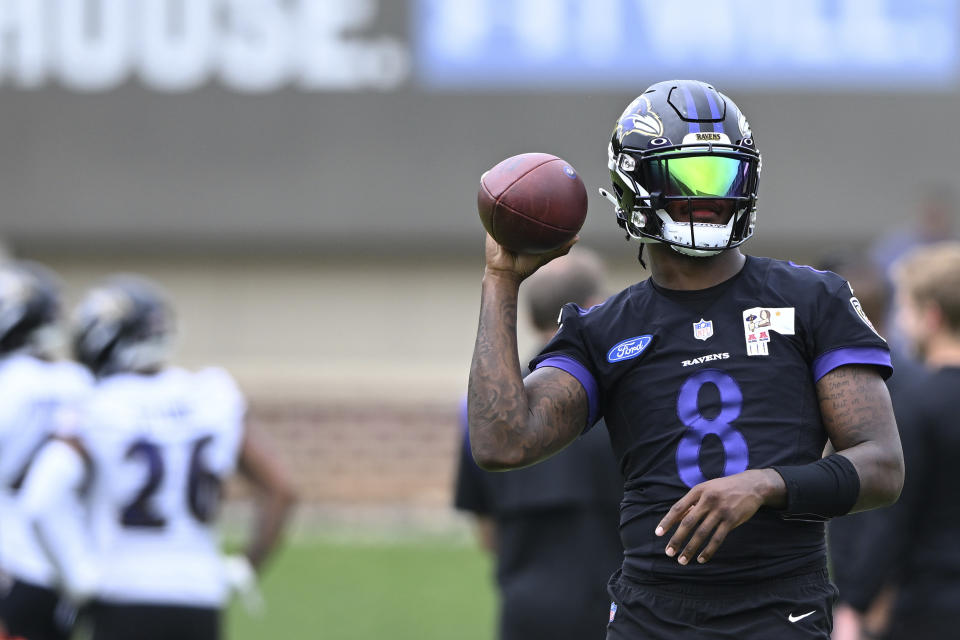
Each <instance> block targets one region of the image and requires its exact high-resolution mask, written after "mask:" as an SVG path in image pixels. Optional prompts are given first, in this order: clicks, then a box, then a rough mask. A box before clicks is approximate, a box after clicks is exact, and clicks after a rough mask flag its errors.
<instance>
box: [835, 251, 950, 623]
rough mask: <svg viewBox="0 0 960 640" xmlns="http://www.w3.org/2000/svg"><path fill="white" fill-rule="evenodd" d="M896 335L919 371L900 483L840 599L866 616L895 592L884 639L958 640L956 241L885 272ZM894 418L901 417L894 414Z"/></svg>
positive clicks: (867, 536) (864, 540)
mask: <svg viewBox="0 0 960 640" xmlns="http://www.w3.org/2000/svg"><path fill="white" fill-rule="evenodd" d="M892 273H893V277H894V284H895V286H896V308H897V318H898V323H899V325H900V328H901V329H902V331H903V332H904V335H905V337H906V339H907V342H908V343H909V344H910V346H911V347H912V348H913V350H914V353H915V354H916V356H917V357H918V358H919V359H920V361H921V362H922V363H923V365H924V366H925V367H926V372H925V374H923V375H919V376H916V377H915V379H914V380H912V381H910V383H909V387H908V389H909V391H910V392H911V393H912V394H913V409H912V411H911V415H910V420H909V422H906V423H905V424H903V425H902V427H901V430H902V436H903V452H904V457H905V459H906V465H907V469H908V471H907V477H906V481H905V483H904V486H903V493H902V494H901V496H900V500H899V502H897V504H895V505H894V506H893V507H891V508H889V509H884V510H882V511H878V512H876V513H875V514H874V517H873V519H872V522H871V526H870V527H869V528H868V529H867V530H865V531H863V533H862V535H861V536H860V539H859V540H858V544H859V545H860V547H861V549H860V553H859V558H860V562H859V563H858V565H857V566H856V567H855V568H854V570H855V571H856V576H855V577H856V580H855V582H854V584H853V586H854V587H855V589H854V590H852V591H851V592H850V593H849V594H848V597H847V600H848V602H849V603H850V605H851V606H852V607H853V608H855V609H856V610H857V611H860V612H866V611H868V610H869V609H870V608H871V607H872V606H874V605H875V603H876V602H877V598H878V597H882V595H881V594H882V593H883V589H884V587H885V586H888V585H890V584H893V585H894V589H895V597H894V602H893V606H892V611H891V614H890V621H889V626H888V628H887V631H886V635H884V636H883V637H885V638H887V639H888V640H927V639H940V638H956V637H958V634H960V607H958V603H960V545H958V544H957V541H958V540H960V500H958V499H957V492H956V486H957V480H956V466H957V460H960V421H958V418H957V408H956V406H957V405H956V398H957V392H958V391H960V242H948V243H940V244H934V245H926V246H924V247H920V248H917V249H915V250H914V251H912V252H910V253H908V254H907V255H905V256H904V257H903V258H901V259H900V260H898V261H897V262H896V263H894V265H893V269H892ZM898 417H899V416H898Z"/></svg>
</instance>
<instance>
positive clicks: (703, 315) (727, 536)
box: [468, 80, 903, 640]
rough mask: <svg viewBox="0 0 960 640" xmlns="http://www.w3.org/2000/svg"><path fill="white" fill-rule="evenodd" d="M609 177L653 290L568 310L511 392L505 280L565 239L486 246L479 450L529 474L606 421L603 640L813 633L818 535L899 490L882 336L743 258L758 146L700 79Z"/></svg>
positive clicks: (811, 286) (478, 350)
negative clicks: (611, 489)
mask: <svg viewBox="0 0 960 640" xmlns="http://www.w3.org/2000/svg"><path fill="white" fill-rule="evenodd" d="M608 168H609V170H610V177H611V180H612V182H613V192H612V193H607V192H606V191H604V192H603V193H604V195H605V196H606V197H608V199H609V200H610V201H611V202H612V203H613V204H614V211H615V214H616V219H617V221H618V223H619V225H620V226H621V228H623V229H624V230H625V231H626V232H627V234H628V235H629V236H630V237H632V238H634V239H636V240H638V241H639V242H641V243H644V244H642V246H643V247H647V248H649V256H648V260H649V263H650V277H649V278H648V279H646V280H643V281H640V282H637V283H636V284H633V285H631V286H629V287H627V288H626V289H624V290H623V291H621V292H620V293H617V294H615V295H614V296H612V297H610V298H608V299H607V300H606V301H605V302H604V303H603V304H601V305H598V306H596V307H594V308H592V309H581V308H579V307H577V306H576V305H565V306H564V308H563V311H562V313H561V323H562V324H561V327H560V329H559V330H558V332H557V334H556V336H555V337H554V338H553V340H551V341H550V343H549V344H548V345H547V346H546V347H545V348H544V350H543V351H542V352H541V353H540V354H539V355H538V356H537V357H536V358H534V359H533V361H532V362H531V364H530V366H531V368H532V369H533V371H532V373H530V374H529V375H528V376H527V377H526V378H524V377H523V376H522V375H521V369H520V367H519V363H518V356H517V344H516V300H517V295H518V292H519V289H520V286H521V283H522V282H523V281H524V280H525V279H526V278H527V277H529V276H531V275H532V274H533V273H534V272H535V271H536V270H537V269H539V268H540V267H542V266H543V265H544V264H546V263H547V262H549V261H550V260H552V259H554V258H556V257H558V256H559V255H561V254H562V253H564V252H565V251H566V250H567V249H569V246H570V245H572V244H573V241H571V243H569V244H568V245H567V246H566V247H561V248H560V249H558V250H557V251H554V252H551V253H547V254H537V255H533V254H517V253H513V252H511V251H509V250H507V249H505V248H504V247H502V246H500V245H498V244H497V243H496V241H494V240H493V238H491V237H490V236H489V235H488V237H487V246H486V267H485V271H484V277H483V283H482V293H481V306H480V322H479V326H478V330H477V341H476V347H475V349H474V355H473V361H472V364H471V369H470V382H469V396H468V410H469V426H470V441H471V449H472V451H473V454H474V458H475V459H476V460H477V462H478V464H480V465H481V466H482V467H484V468H486V469H509V468H516V467H524V466H528V465H531V464H534V463H536V462H539V461H540V460H543V459H546V458H548V457H550V456H551V455H553V454H555V453H558V452H559V451H561V450H562V449H563V448H564V447H566V446H567V445H569V444H570V443H571V442H573V441H574V440H575V439H576V438H577V437H578V436H580V435H581V434H582V433H584V432H586V431H588V430H589V429H590V428H592V427H593V426H594V425H595V424H596V422H597V421H598V420H599V419H600V418H601V417H603V418H605V422H606V425H607V428H608V430H609V432H610V438H611V441H612V442H613V445H614V449H615V453H616V455H617V456H618V457H619V458H620V460H621V470H622V471H623V473H624V476H625V477H626V484H625V491H624V498H623V502H622V506H621V515H620V522H621V525H620V532H621V539H622V541H623V547H624V562H623V565H622V567H621V569H620V570H619V571H618V572H617V573H616V574H614V576H613V577H612V578H611V580H610V582H609V593H610V595H611V598H612V600H613V603H612V605H611V609H610V622H609V625H608V627H607V638H608V640H621V639H623V640H626V639H628V638H629V639H631V640H632V639H635V638H651V639H652V638H657V639H663V640H667V639H672V638H692V637H703V638H737V639H742V640H748V639H755V640H769V639H770V638H778V639H780V640H786V639H787V638H796V639H800V638H811V639H812V638H818V639H825V638H829V637H830V631H831V628H832V606H833V602H834V600H835V598H836V587H835V586H834V585H833V584H831V583H830V581H829V576H828V573H827V566H826V545H825V527H824V521H825V520H827V519H829V518H831V517H834V516H839V515H843V514H846V513H849V512H851V511H860V510H865V509H872V508H876V507H879V506H884V505H888V504H891V503H892V502H894V501H895V500H896V498H897V495H898V494H899V492H900V487H901V484H902V482H903V459H902V453H901V450H900V442H899V437H898V435H897V428H896V422H895V419H894V416H893V411H892V408H891V406H890V397H889V392H888V391H887V388H886V386H885V385H884V382H883V380H884V378H886V377H889V375H890V373H891V371H892V367H891V364H890V356H889V349H888V347H887V344H886V342H885V341H884V340H883V339H882V338H881V337H880V336H878V335H877V333H876V332H875V331H874V330H873V329H872V327H871V326H870V324H869V322H867V321H866V319H865V317H864V316H863V314H862V311H861V310H858V309H857V304H858V303H857V302H856V299H855V298H854V296H853V295H852V294H851V292H850V290H849V287H848V285H847V283H846V282H845V281H844V280H843V279H842V278H840V277H839V276H837V275H836V274H832V273H824V272H819V271H816V270H813V269H811V268H809V267H805V266H802V265H796V264H793V263H789V262H785V261H781V260H774V259H770V258H762V257H755V256H748V255H744V254H743V253H742V252H741V251H740V249H739V246H740V244H742V243H743V242H744V241H746V240H747V239H749V238H750V236H751V235H752V234H753V231H754V227H755V224H756V221H757V210H756V198H757V185H758V182H759V175H760V154H759V152H758V151H757V148H756V142H755V140H754V137H753V133H752V131H751V128H750V125H749V123H748V122H747V120H746V117H745V116H744V114H743V113H742V112H741V111H740V109H739V108H738V107H737V105H736V104H734V102H733V101H732V100H730V98H728V97H727V96H725V95H723V94H721V93H720V92H718V91H717V90H716V89H715V88H714V87H712V86H710V85H708V84H706V83H703V82H698V81H692V80H674V81H668V82H661V83H657V84H654V85H652V86H651V87H649V88H648V89H647V90H646V91H645V92H643V93H642V94H641V95H640V96H638V97H637V98H636V99H635V100H634V101H633V102H632V103H631V104H630V105H629V106H628V107H627V108H626V109H625V110H624V112H623V113H622V114H621V116H620V118H619V119H618V121H617V124H616V126H615V128H614V131H613V135H612V137H611V138H610V139H609V141H608ZM574 241H575V240H574ZM763 310H767V311H769V312H770V314H769V315H766V314H761V312H762V311H763ZM764 317H766V318H768V320H767V322H769V326H765V324H766V323H765V322H764V321H763V318H764ZM828 440H830V441H832V442H833V443H834V444H835V446H836V448H837V452H836V453H835V454H832V455H829V456H826V457H823V449H824V446H825V445H826V443H827V441H828Z"/></svg>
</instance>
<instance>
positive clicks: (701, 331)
mask: <svg viewBox="0 0 960 640" xmlns="http://www.w3.org/2000/svg"><path fill="white" fill-rule="evenodd" d="M712 335H713V320H704V319H703V318H700V322H694V323H693V337H694V338H696V339H697V340H706V339H707V338H709V337H711V336H712Z"/></svg>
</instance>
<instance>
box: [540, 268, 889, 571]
mask: <svg viewBox="0 0 960 640" xmlns="http://www.w3.org/2000/svg"><path fill="white" fill-rule="evenodd" d="M560 322H561V327H560V330H559V331H558V332H557V335H556V336H555V337H554V339H553V340H552V341H551V342H550V343H549V344H548V345H547V346H546V347H545V348H544V350H543V351H542V352H541V353H540V354H539V355H538V356H537V357H536V358H535V359H534V360H533V361H532V362H531V368H539V367H544V366H550V367H556V368H559V369H562V370H564V371H567V372H568V373H570V374H571V375H573V376H574V377H576V378H577V379H578V380H579V381H580V383H581V384H582V385H583V387H584V389H585V391H586V393H587V397H588V400H589V406H590V417H589V419H588V423H587V425H586V427H585V428H590V427H592V426H593V424H594V423H595V422H596V421H597V420H599V418H601V417H603V418H604V419H605V421H606V424H607V428H608V429H609V431H610V438H611V442H612V444H613V448H614V452H615V454H616V456H617V458H618V460H619V462H620V470H621V472H622V473H623V475H624V478H625V480H626V484H625V487H624V500H623V503H622V504H621V517H620V530H621V538H622V541H623V547H624V564H623V572H624V574H625V575H627V576H628V577H632V578H634V579H637V580H657V579H664V580H699V579H701V578H703V577H704V576H711V578H710V579H711V580H721V581H724V580H729V581H741V580H744V579H762V578H766V577H776V576H783V575H790V574H793V573H797V572H803V571H805V570H807V569H810V570H815V569H818V568H822V567H824V566H825V562H826V559H825V558H826V556H825V545H824V526H823V523H818V522H797V521H787V520H784V519H783V518H781V517H780V515H779V514H778V513H776V512H774V511H772V510H769V509H761V510H760V511H758V512H757V514H756V515H755V516H754V517H753V518H751V519H750V520H749V521H747V522H746V523H744V524H742V525H741V526H740V527H737V528H736V529H734V530H733V531H731V532H730V534H729V535H728V536H727V538H726V540H725V542H724V543H723V545H721V547H720V549H719V550H718V551H717V553H716V555H714V557H713V558H712V559H711V560H710V561H709V562H708V563H706V564H703V565H701V564H698V563H692V564H690V565H687V566H681V565H679V564H678V563H677V562H676V560H675V559H671V558H668V557H667V556H666V555H665V554H664V547H665V546H666V541H667V537H663V538H658V537H656V536H655V535H654V529H655V528H656V526H657V523H658V522H659V521H660V519H661V518H662V517H663V516H664V515H665V514H666V512H667V511H668V510H669V508H670V507H671V506H672V505H673V503H674V502H676V501H677V500H679V499H680V498H681V497H683V495H684V494H686V492H687V491H688V490H689V489H690V488H691V487H693V486H694V485H696V484H698V483H700V482H704V481H706V480H709V479H711V478H716V477H721V476H727V475H733V474H736V473H739V472H741V471H745V470H747V469H761V468H766V467H770V466H773V465H777V464H786V465H794V464H807V463H811V462H814V461H816V460H818V459H819V458H820V457H821V454H822V451H823V448H824V445H825V443H826V440H827V435H826V431H825V429H824V426H823V423H822V420H821V416H820V409H819V402H818V399H817V393H816V382H817V380H819V379H820V378H821V377H823V376H824V375H826V374H827V373H828V372H830V371H831V370H833V369H835V368H836V367H839V366H842V365H847V364H863V365H872V366H876V367H878V368H879V370H880V372H881V374H882V375H883V376H884V377H887V376H889V375H890V373H891V372H892V368H891V366H890V353H889V349H888V348H887V344H886V341H884V339H883V338H882V337H880V335H879V334H877V333H876V331H875V330H874V329H873V326H872V325H871V324H870V321H869V320H868V319H867V317H866V315H864V313H863V311H862V309H861V308H860V303H859V301H858V300H857V299H856V297H855V296H854V294H853V290H852V289H851V287H850V286H849V284H848V283H847V282H845V281H844V280H843V279H842V278H840V277H839V276H837V275H835V274H833V273H830V272H821V271H816V270H814V269H811V268H810V267H804V266H798V265H794V264H793V263H787V262H782V261H779V260H773V259H769V258H757V257H752V256H748V257H747V259H746V262H745V264H744V266H743V268H742V269H741V271H740V272H739V273H738V274H737V275H735V276H734V277H733V278H731V279H729V280H727V281H726V282H723V283H721V284H719V285H717V286H715V287H712V288H710V289H705V290H700V291H673V290H666V289H663V288H661V287H658V286H656V285H655V284H654V283H653V282H652V280H649V279H648V280H644V281H642V282H640V283H637V284H635V285H632V286H630V287H628V288H627V289H625V290H623V291H622V292H620V293H619V294H616V295H614V296H613V297H611V298H610V299H608V300H607V301H606V302H604V303H602V304H600V305H598V306H596V307H593V308H591V309H587V310H583V309H580V308H579V307H577V306H576V305H572V304H570V305H566V306H565V307H564V308H563V311H562V312H561V317H560Z"/></svg>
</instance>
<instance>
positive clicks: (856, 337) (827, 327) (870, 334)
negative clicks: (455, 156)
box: [807, 279, 893, 380]
mask: <svg viewBox="0 0 960 640" xmlns="http://www.w3.org/2000/svg"><path fill="white" fill-rule="evenodd" d="M813 313H814V314H815V315H814V317H813V318H811V319H810V326H812V328H813V330H812V332H811V335H808V337H807V340H808V345H807V347H808V349H809V351H810V354H811V358H812V369H813V374H814V379H815V380H819V379H820V378H822V377H823V376H825V375H826V374H828V373H830V372H831V371H832V370H834V369H836V368H837V367H840V366H843V365H846V364H866V365H873V366H876V367H877V368H878V369H879V371H880V374H881V375H882V376H883V378H884V379H887V378H889V377H890V375H891V374H892V373H893V365H892V364H891V363H890V348H889V347H888V346H887V342H886V340H884V339H883V338H882V337H881V336H880V334H879V333H877V331H876V330H875V329H874V328H873V325H872V324H871V323H870V320H869V319H868V318H867V316H866V314H865V313H864V312H863V309H862V308H861V307H860V301H859V300H857V298H856V296H855V295H854V294H853V289H852V288H851V287H850V285H849V284H848V283H847V282H841V283H840V284H839V285H837V284H836V279H834V280H833V282H831V283H830V286H827V287H824V294H823V295H822V296H821V298H820V300H818V304H817V305H816V306H815V307H814V308H813Z"/></svg>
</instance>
